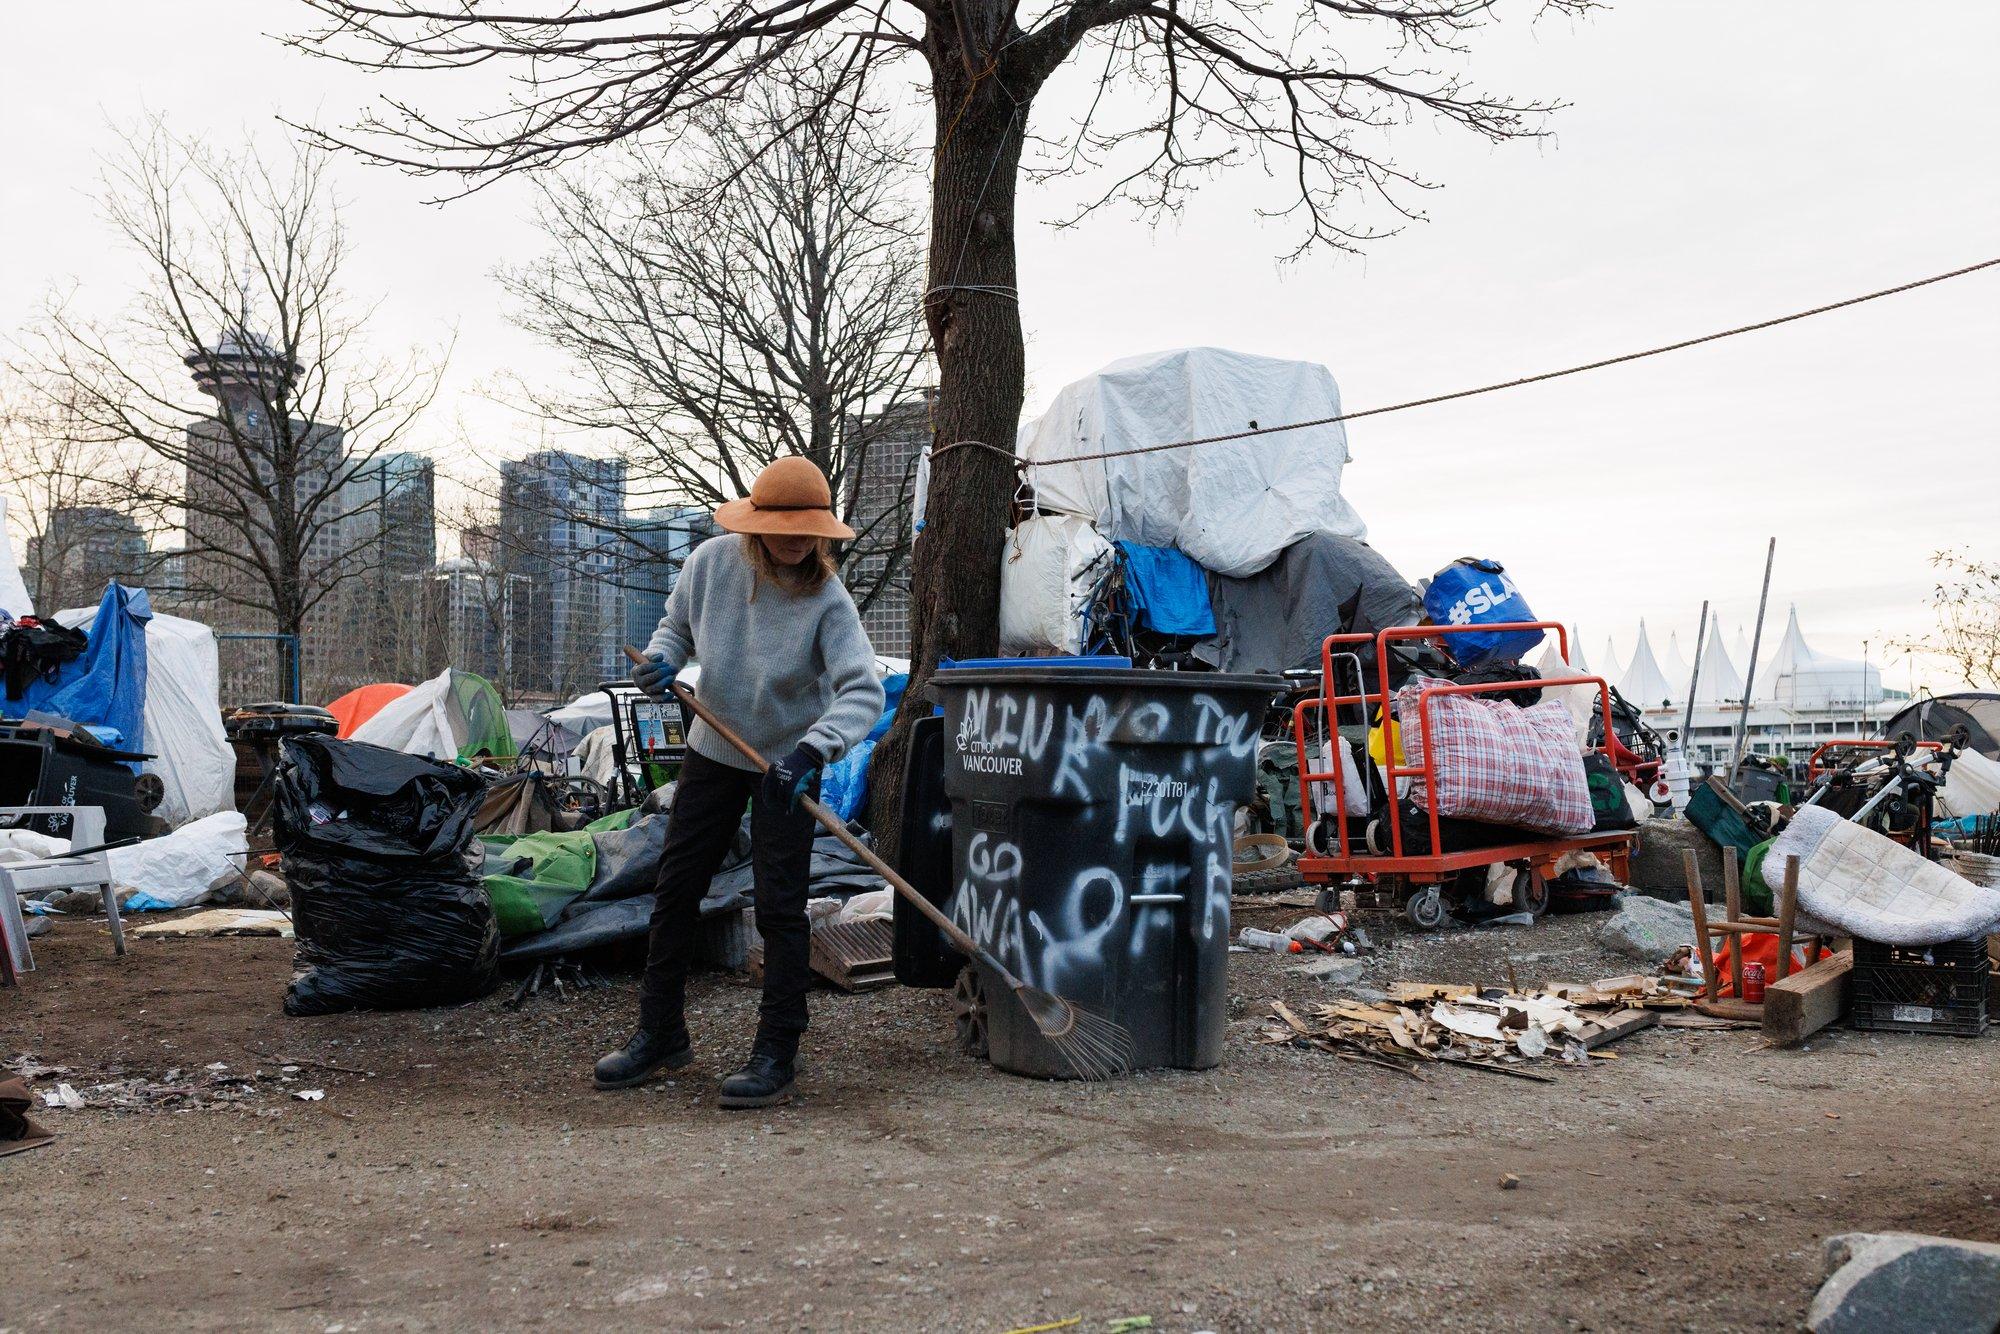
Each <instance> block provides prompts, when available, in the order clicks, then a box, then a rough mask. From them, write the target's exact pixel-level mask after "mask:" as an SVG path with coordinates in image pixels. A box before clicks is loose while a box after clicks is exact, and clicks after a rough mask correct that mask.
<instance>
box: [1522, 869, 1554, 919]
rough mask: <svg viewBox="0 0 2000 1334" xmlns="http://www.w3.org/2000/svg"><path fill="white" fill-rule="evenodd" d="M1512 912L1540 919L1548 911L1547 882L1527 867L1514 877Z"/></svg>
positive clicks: (1545, 878) (1546, 878)
mask: <svg viewBox="0 0 2000 1334" xmlns="http://www.w3.org/2000/svg"><path fill="white" fill-rule="evenodd" d="M1514 910H1515V911H1516V912H1524V913H1527V914H1528V915H1530V916H1532V917H1540V916H1541V915H1542V914H1543V913H1545V912H1547V911H1548V910H1549V881H1548V877H1547V876H1545V875H1543V874H1542V873H1541V872H1540V871H1537V870H1535V869H1534V868H1533V867H1529V868H1527V869H1525V870H1523V871H1521V872H1520V873H1519V874H1517V875H1516V876H1515V877H1514Z"/></svg>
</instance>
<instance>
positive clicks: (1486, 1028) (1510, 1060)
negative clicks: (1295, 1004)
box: [1259, 976, 1692, 1079]
mask: <svg viewBox="0 0 2000 1334" xmlns="http://www.w3.org/2000/svg"><path fill="white" fill-rule="evenodd" d="M1599 986H1603V987H1604V988H1605V989H1604V990H1599V989H1598V988H1599ZM1691 1003H1692V1002H1691V1001H1690V1000H1689V999H1688V998H1687V997H1685V996H1682V995H1679V994H1677V993H1676V991H1675V990H1674V989H1673V988H1672V986H1671V985H1670V984H1669V983H1667V982H1664V981H1661V980H1659V979H1653V978H1643V977H1638V976H1634V977H1630V978H1612V979H1606V981H1605V982H1604V983H1602V984H1599V983H1590V984H1586V985H1580V986H1544V987H1541V988H1538V989H1535V990H1532V991H1515V990H1511V989H1508V988H1505V987H1486V988H1481V987H1474V986H1459V985H1453V984H1448V983H1436V982H1398V983H1395V984H1394V985H1392V986H1391V987H1390V988H1389V990H1388V992H1387V998H1386V999H1384V1000H1379V1001H1363V1000H1337V1001H1333V1002H1330V1003H1325V1004H1312V1005H1306V1006H1303V1007H1301V1008H1302V1009H1303V1010H1304V1011H1305V1013H1304V1014H1303V1015H1301V1014H1300V1013H1299V1012H1298V1011H1297V1010H1294V1009H1293V1008H1292V1007H1291V1006H1289V1005H1287V1004H1285V1003H1284V1002H1283V1001H1274V1002H1272V1004H1271V1013H1272V1015H1273V1016H1274V1019H1273V1020H1272V1021H1270V1022H1267V1023H1266V1025H1265V1027H1264V1029H1263V1031H1262V1032H1261V1033H1260V1034H1259V1038H1260V1040H1261V1041H1264V1042H1267V1043H1272V1044H1279V1045H1285V1044H1290V1045H1297V1046H1304V1047H1311V1048H1314V1049H1315V1050H1319V1051H1325V1052H1329V1053H1331V1054H1333V1055H1335V1056H1338V1057H1340V1058H1341V1059H1343V1060H1351V1061H1359V1062H1361V1063H1363V1064H1368V1065H1386V1066H1388V1067H1390V1068H1391V1069H1397V1070H1404V1071H1408V1072H1410V1073H1412V1074H1414V1073H1415V1071H1416V1070H1417V1068H1418V1067H1420V1066H1423V1065H1425V1064H1430V1063H1439V1062H1441V1063H1444V1064H1447V1065H1475V1066H1483V1067H1486V1068H1489V1069H1494V1070H1497V1071H1499V1072H1501V1073H1503V1074H1509V1075H1518V1076H1520V1077H1522V1078H1530V1079H1541V1078H1544V1077H1543V1076H1540V1075H1534V1074H1531V1073H1529V1072H1528V1071H1526V1070H1520V1069H1516V1068H1515V1067H1518V1066H1522V1065H1526V1064H1528V1063H1531V1062H1544V1061H1554V1062H1560V1063H1564V1064H1568V1065H1579V1066H1580V1065H1587V1064H1589V1062H1590V1061H1591V1060H1592V1059H1593V1056H1594V1055H1596V1058H1597V1059H1604V1057H1606V1056H1608V1055H1609V1053H1603V1054H1598V1053H1597V1049H1598V1048H1600V1047H1603V1046H1606V1045H1608V1044H1610V1043H1613V1042H1616V1041H1618V1040H1619V1039H1620V1038H1623V1037H1628V1036H1630V1035H1631V1034H1633V1033H1636V1032H1639V1031H1640V1030H1641V1029H1645V1028H1651V1027H1653V1026H1654V1025H1655V1024H1657V1023H1658V1022H1660V1013H1659V1012H1660V1011H1663V1010H1675V1009H1681V1008H1684V1007H1686V1006H1687V1005H1689V1004H1691Z"/></svg>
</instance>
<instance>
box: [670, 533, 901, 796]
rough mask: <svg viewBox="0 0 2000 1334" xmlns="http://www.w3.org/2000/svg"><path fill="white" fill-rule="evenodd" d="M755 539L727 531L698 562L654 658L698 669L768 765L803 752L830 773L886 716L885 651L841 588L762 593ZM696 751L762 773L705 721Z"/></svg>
mask: <svg viewBox="0 0 2000 1334" xmlns="http://www.w3.org/2000/svg"><path fill="white" fill-rule="evenodd" d="M756 540H757V539H756V538H754V537H743V536H739V535H738V534H735V533H724V534H723V535H722V536H720V537H711V538H710V539H708V541H706V542H703V543H702V544H701V545H700V546H698V547H696V548H695V549H694V551H693V552H692V553H690V554H689V556H688V558H687V561H686V563H684V564H683V565H682V566H681V573H680V578H678V579H677V580H675V581H674V591H673V593H672V595H671V596H669V597H668V598H667V614H666V615H664V616H662V617H661V618H660V628H659V629H657V630H655V631H653V638H652V639H651V640H650V641H649V642H648V643H647V645H646V651H647V652H648V653H657V654H659V655H660V656H661V657H662V658H664V659H665V660H666V662H667V663H668V664H669V665H670V666H674V667H684V666H686V665H687V664H688V663H689V662H699V663H700V664H701V682H700V688H699V689H698V690H697V691H696V693H697V694H698V695H700V696H701V701H702V703H704V704H707V705H708V706H710V707H711V708H713V709H714V710H715V712H716V715H717V716H718V717H720V718H721V719H722V721H724V722H726V723H728V724H729V725H730V726H731V727H733V728H735V729H736V731H737V732H738V733H739V734H740V735H741V736H742V737H743V739H744V740H745V741H748V742H749V743H750V744H751V745H753V746H755V747H756V748H757V749H758V750H760V751H762V752H763V754H764V758H765V759H767V760H770V761H772V762H773V763H775V762H777V761H778V760H781V759H783V758H784V757H785V756H786V755H788V754H790V753H791V751H792V748H793V747H794V746H797V745H799V744H800V743H801V742H803V743H804V744H806V745H809V746H811V747H812V748H813V749H814V750H816V751H818V752H819V753H820V754H821V755H822V756H824V757H825V758H826V760H827V761H828V763H831V762H832V761H834V760H837V759H839V758H840V757H841V756H842V755H844V754H846V753H847V752H848V751H849V750H850V749H852V748H853V746H854V745H855V743H856V742H858V741H860V740H861V739H862V738H863V737H865V736H867V735H868V730H869V729H870V728H871V727H873V726H874V725H875V720H876V719H877V718H879V717H881V716H882V682H881V680H880V678H878V677H877V676H876V675H875V649H874V647H873V646H872V645H870V644H869V642H868V634H867V632H866V631H864V630H863V629H862V628H861V617H860V614H859V613H857V612H856V611H855V609H854V599H853V598H851V597H849V596H848V594H847V590H846V589H845V588H843V587H841V585H840V581H839V580H837V579H829V580H827V581H826V582H825V583H824V584H822V585H820V587H819V589H818V591H816V592H812V593H797V592H793V591H792V590H790V589H787V588H781V587H779V586H777V585H776V584H773V583H771V582H770V581H768V580H766V581H765V582H763V583H761V584H759V583H757V582H756V580H757V574H756V570H755V568H754V567H753V566H752V565H751V563H750V555H749V553H748V552H747V551H745V550H744V543H746V542H754V541H756ZM753 587H754V588H755V589H756V594H757V596H756V597H755V599H752V598H751V596H750V594H751V590H752V588H753ZM688 745H689V746H691V747H692V748H693V749H694V750H695V751H697V752H698V753H700V754H702V755H706V756H707V757H708V758H709V759H711V760H715V761H717V762H718V763H721V764H730V765H734V766H736V767H737V768H739V769H754V768H755V767H756V766H754V765H753V764H751V763H750V761H748V760H746V759H744V758H743V754H742V752H741V751H739V750H737V749H736V747H734V746H732V745H730V744H729V743H728V742H727V741H725V740H723V739H722V738H721V737H720V736H718V735H716V733H715V732H714V731H713V730H712V729H710V728H709V727H708V726H707V725H705V724H703V723H701V722H699V721H697V722H696V723H695V724H694V725H693V726H691V727H690V728H689V729H688Z"/></svg>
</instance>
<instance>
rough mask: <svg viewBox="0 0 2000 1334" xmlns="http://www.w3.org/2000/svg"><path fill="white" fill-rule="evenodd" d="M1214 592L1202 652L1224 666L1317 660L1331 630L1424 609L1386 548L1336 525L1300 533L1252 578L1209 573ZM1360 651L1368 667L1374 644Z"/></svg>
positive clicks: (1372, 624)
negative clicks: (1209, 634)
mask: <svg viewBox="0 0 2000 1334" xmlns="http://www.w3.org/2000/svg"><path fill="white" fill-rule="evenodd" d="M1208 600H1209V605H1210V606H1211V607H1212V608H1213V609H1214V611H1215V625H1216V632H1215V637H1214V638H1212V639H1206V640H1203V641H1202V642H1201V643H1200V644H1197V645H1196V646H1195V653H1196V655H1197V656H1198V657H1200V658H1201V659H1202V660H1203V661H1205V662H1211V663H1214V664H1215V666H1216V667H1218V668H1219V669H1221V670H1222V671H1225V672H1282V671H1290V670H1292V669H1293V668H1298V667H1317V666H1319V664H1320V646H1321V645H1322V644H1324V643H1325V642H1326V637H1327V636H1328V635H1331V634H1341V633H1350V632H1360V631H1365V632H1368V633H1370V634H1372V633H1374V632H1375V631H1377V630H1387V629H1389V628H1391V627H1392V626H1398V625H1415V624H1416V623H1417V622H1418V621H1419V620H1420V619H1421V618H1422V616H1423V610H1424V603H1423V599H1422V598H1421V597H1419V596H1418V594H1417V590H1416V589H1415V588H1413V587H1411V586H1410V583H1409V581H1408V580H1406V579H1404V578H1403V576H1402V575H1400V574H1398V573H1397V572H1396V567H1395V566H1393V565H1391V564H1389V562H1388V561H1387V560H1385V559H1384V558H1383V556H1382V554H1381V553H1380V552H1378V551H1377V550H1375V548H1373V547H1371V546H1369V545H1368V544H1367V543H1366V542H1363V541H1361V540H1359V539H1358V538H1352V537H1341V536H1339V535H1337V534H1334V533H1314V534H1313V535H1312V536H1310V537H1302V538H1300V539H1299V540H1298V541H1296V542H1294V543H1292V545H1290V546H1288V547H1286V548H1285V550H1284V552H1283V554H1281V555H1280V556H1279V557H1278V559H1277V560H1275V561H1273V562H1271V564H1270V566H1269V567H1267V568H1266V569H1264V570H1261V571H1259V572H1258V573H1256V574H1253V575H1251V576H1250V577H1249V578H1247V579H1226V578H1224V577H1223V576H1221V575H1219V574H1211V575H1209V577H1208ZM1361 657H1362V667H1363V669H1364V670H1366V669H1367V668H1368V667H1370V666H1371V665H1372V660H1373V658H1374V650H1372V649H1364V651H1363V653H1362V654H1361ZM1371 679H1372V678H1371Z"/></svg>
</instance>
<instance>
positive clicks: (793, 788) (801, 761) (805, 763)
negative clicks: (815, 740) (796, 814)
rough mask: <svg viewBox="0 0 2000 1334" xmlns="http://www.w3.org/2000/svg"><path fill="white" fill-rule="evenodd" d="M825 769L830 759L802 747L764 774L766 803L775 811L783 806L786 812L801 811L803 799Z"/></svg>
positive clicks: (808, 747) (764, 797) (806, 747)
mask: <svg viewBox="0 0 2000 1334" xmlns="http://www.w3.org/2000/svg"><path fill="white" fill-rule="evenodd" d="M825 767H826V760H825V758H824V757H823V756H821V755H820V753H819V752H818V751H816V750H814V749H813V748H812V747H811V746H807V745H803V744H801V745H800V746H799V747H798V748H797V749H796V750H794V751H793V752H792V753H791V754H789V755H787V756H785V758H784V759H782V760H779V761H778V762H777V763H776V764H774V765H772V766H771V767H770V768H768V769H766V770H765V771H764V793H763V800H764V802H765V803H766V804H767V805H769V806H770V807H771V808H772V809H773V810H775V809H777V808H778V807H780V806H783V807H784V809H786V810H797V809H798V805H799V798H800V797H801V796H803V795H805V790H806V788H807V787H808V786H809V785H810V784H811V783H812V780H813V778H814V776H815V775H817V774H818V773H819V771H820V770H821V769H824V768H825Z"/></svg>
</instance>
